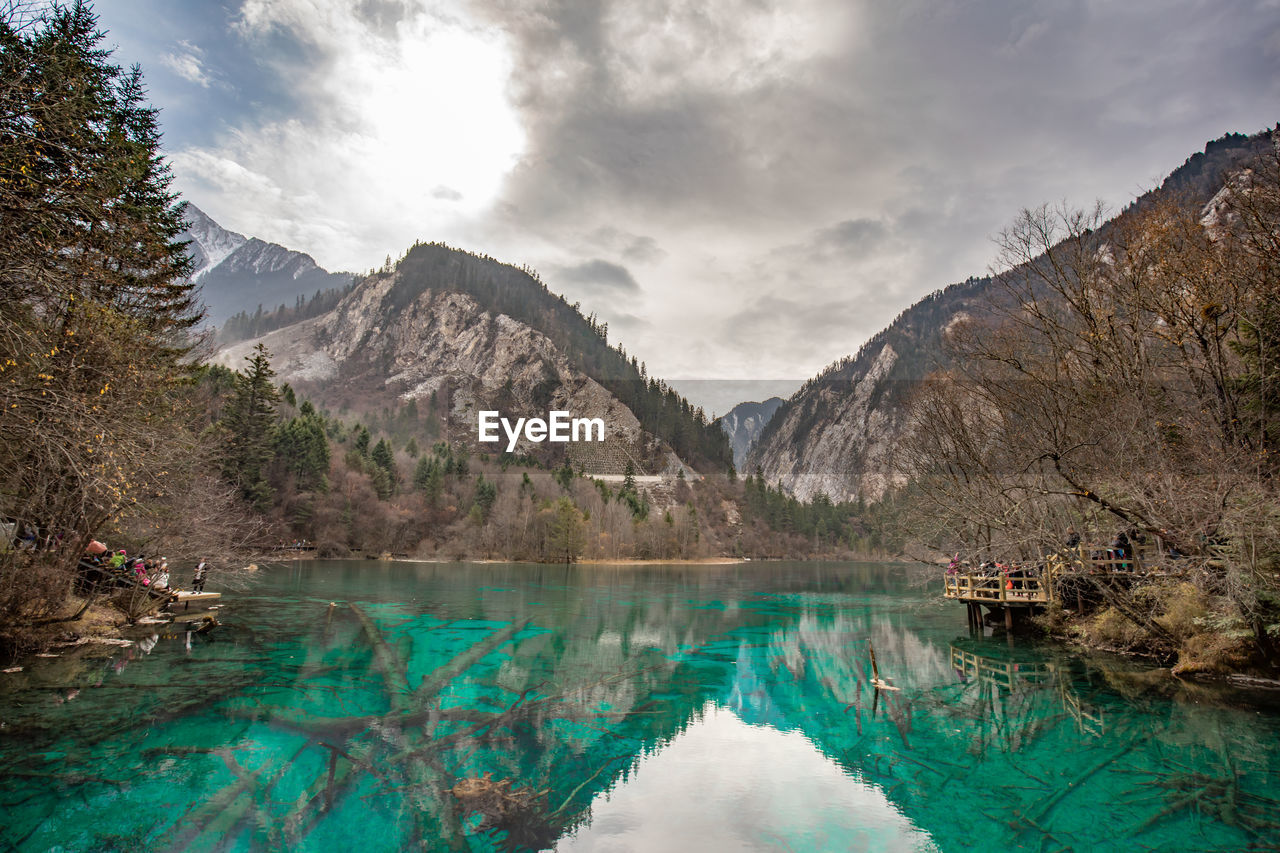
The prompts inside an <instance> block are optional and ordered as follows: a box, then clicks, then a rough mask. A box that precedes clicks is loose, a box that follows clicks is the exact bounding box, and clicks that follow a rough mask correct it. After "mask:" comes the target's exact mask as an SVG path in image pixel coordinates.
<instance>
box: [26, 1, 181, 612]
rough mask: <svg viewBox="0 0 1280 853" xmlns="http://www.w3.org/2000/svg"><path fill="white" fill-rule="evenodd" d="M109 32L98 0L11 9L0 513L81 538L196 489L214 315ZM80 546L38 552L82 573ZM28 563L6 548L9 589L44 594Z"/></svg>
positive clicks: (59, 567) (137, 94)
mask: <svg viewBox="0 0 1280 853" xmlns="http://www.w3.org/2000/svg"><path fill="white" fill-rule="evenodd" d="M33 10H42V11H38V13H37V14H33ZM102 40H103V34H102V33H101V32H100V31H99V29H98V26H97V20H96V18H95V16H94V15H93V13H92V12H91V11H90V10H89V7H88V6H87V5H85V4H82V3H74V4H68V5H60V4H45V3H41V4H30V3H5V4H0V81H2V82H0V364H3V365H4V366H5V372H4V377H5V381H4V383H3V385H2V386H0V435H2V436H3V440H0V515H4V516H7V517H14V518H26V519H40V522H41V523H42V524H44V525H46V526H48V527H49V529H51V530H57V531H59V532H66V533H67V534H68V535H72V536H74V537H77V538H79V539H82V540H84V541H87V537H89V536H91V535H93V534H94V533H95V532H96V531H97V529H98V527H99V526H101V525H102V524H104V523H105V522H106V521H107V520H108V519H121V518H123V517H124V516H125V515H129V514H132V513H134V512H135V511H137V510H138V508H140V507H143V506H145V505H146V504H148V503H149V502H151V501H152V500H155V499H157V498H156V496H158V495H164V494H167V493H168V494H171V493H172V490H174V489H177V488H180V487H182V485H181V484H179V483H177V482H176V480H175V478H177V477H178V476H179V474H178V473H176V467H175V464H176V463H182V464H183V467H184V469H185V468H186V467H187V463H189V462H190V461H191V460H192V458H193V453H192V452H191V449H190V448H191V447H192V446H193V445H194V441H191V437H190V432H189V430H188V429H187V426H188V424H189V423H190V419H188V418H187V417H186V413H185V412H184V411H182V410H181V408H180V403H179V397H178V395H177V394H176V393H174V392H175V391H176V390H178V389H180V388H181V387H182V386H183V383H184V382H186V381H187V380H188V379H189V378H190V375H191V372H192V365H191V363H190V361H189V360H185V359H183V358H181V356H182V355H183V354H185V353H186V352H187V351H188V335H187V332H188V330H190V329H191V328H192V327H193V326H195V325H196V324H197V323H198V322H199V321H200V318H201V314H200V311H199V309H198V307H197V304H196V299H195V294H194V286H193V285H192V283H191V282H190V281H189V280H188V279H187V274H188V273H189V272H190V270H191V261H190V259H189V257H188V256H187V253H186V245H185V243H183V242H182V241H181V240H180V239H179V235H180V234H181V232H182V230H183V228H184V223H183V218H182V206H181V204H179V203H178V199H177V196H176V194H174V193H173V192H171V191H170V182H171V180H172V175H171V173H170V171H169V167H168V166H167V165H166V164H165V161H164V160H163V159H162V156H161V150H160V133H159V129H158V124H157V120H156V111H155V109H154V108H152V107H150V106H149V105H147V103H146V100H145V91H144V86H143V81H142V76H141V73H140V72H139V71H138V70H137V69H136V68H135V69H132V70H129V71H124V70H122V69H121V68H120V67H119V66H117V65H114V64H112V63H111V52H110V50H108V49H105V48H104V47H103V46H102ZM183 476H185V474H184V475H183ZM73 531H74V533H73ZM80 544H82V543H81V542H78V541H76V540H75V539H72V540H69V541H67V542H65V543H64V546H63V547H62V548H61V549H59V550H58V552H57V553H56V554H55V553H48V554H42V555H40V556H39V557H35V556H31V557H30V559H32V560H35V559H38V560H39V561H41V562H42V563H44V564H45V565H46V566H48V567H50V569H52V570H53V571H54V572H59V571H66V572H70V571H72V570H73V569H74V566H75V562H76V559H77V557H78V556H79V545H80ZM27 559H28V557H20V556H19V555H15V554H14V553H13V552H12V551H10V550H8V549H6V550H5V551H3V552H0V587H2V588H4V589H20V588H24V587H28V586H30V587H32V588H31V590H30V592H31V594H32V595H33V596H35V595H40V594H42V593H41V592H40V591H39V590H37V589H35V588H34V587H35V586H36V585H31V584H29V579H28V578H27V577H25V576H22V575H21V572H22V568H21V566H20V562H21V561H23V560H27ZM40 576H41V577H42V578H44V579H45V581H47V582H44V583H41V584H40V585H38V586H40V587H41V589H45V590H62V589H65V585H60V584H59V582H58V581H57V580H56V578H57V575H56V574H53V573H51V574H48V575H45V574H41V575H40ZM25 595H26V592H20V593H18V594H16V595H14V596H11V597H9V598H7V599H6V604H5V607H6V608H7V607H8V606H9V605H13V606H14V607H16V608H17V610H14V611H13V612H12V613H10V612H9V611H8V610H7V609H5V610H2V611H0V634H3V633H5V631H6V630H7V628H8V626H9V625H10V624H13V623H11V622H10V616H13V617H14V618H17V615H18V613H19V611H22V610H23V609H24V608H25V605H24V603H23V602H24V601H25ZM25 609H26V610H27V611H28V612H39V607H31V608H25Z"/></svg>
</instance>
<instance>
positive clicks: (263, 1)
mask: <svg viewBox="0 0 1280 853" xmlns="http://www.w3.org/2000/svg"><path fill="white" fill-rule="evenodd" d="M94 8H95V10H96V12H97V13H98V14H99V16H100V18H101V25H102V27H103V28H104V29H105V30H107V32H108V34H107V39H106V42H107V44H108V45H110V46H113V47H114V48H115V50H116V53H115V59H116V61H118V62H120V63H123V64H132V63H135V62H136V63H138V64H140V65H141V66H142V68H143V71H144V73H145V76H146V80H147V82H148V85H149V92H150V96H151V100H152V102H153V103H154V104H155V105H157V106H158V107H159V108H160V109H161V124H162V127H163V129H164V132H165V148H166V152H167V154H168V156H169V157H170V159H171V162H172V165H173V168H174V172H175V175H176V182H175V183H176V187H177V189H179V190H180V191H181V192H182V193H183V195H184V196H185V198H187V199H188V200H190V201H192V202H194V203H195V204H196V205H198V206H199V207H200V208H201V209H203V210H204V211H205V212H206V213H208V214H209V215H210V216H212V217H213V218H214V219H215V220H217V221H218V222H219V223H220V224H222V225H223V226H224V227H226V228H229V229H231V230H233V231H238V232H241V233H243V234H247V235H250V236H255V237H260V238H262V239H265V240H269V241H273V242H277V243H281V244H283V245H285V246H287V247H289V248H291V249H297V250H300V251H305V252H307V253H309V254H311V255H312V256H313V257H314V258H315V259H316V260H317V262H318V263H320V265H321V266H323V267H325V268H327V269H330V270H351V271H363V270H368V269H370V268H372V267H378V266H381V265H382V263H383V261H384V260H385V258H386V257H387V256H390V257H392V258H393V259H394V258H397V257H399V256H400V255H402V254H403V253H404V251H405V250H406V249H407V248H408V247H409V246H410V245H411V244H412V243H413V242H414V241H415V240H423V241H433V240H441V241H444V242H447V243H449V244H451V245H454V246H458V247H461V248H466V249H469V250H472V251H476V252H480V253H484V254H488V255H491V256H493V257H496V258H498V259H500V260H504V261H507V262H509V263H513V264H515V265H518V266H520V265H528V266H532V267H534V268H535V269H537V270H538V271H539V273H540V275H541V276H542V278H543V280H544V281H545V282H546V283H547V284H548V286H549V287H550V288H551V289H552V290H554V291H556V292H561V293H564V294H565V295H566V296H567V297H568V298H569V299H570V301H579V302H581V304H582V310H583V312H584V313H591V312H594V313H595V314H597V315H598V316H599V317H600V318H601V319H602V320H605V321H606V322H608V323H609V333H610V339H611V341H621V342H622V343H623V345H624V346H625V347H626V348H627V350H628V352H630V353H634V354H637V355H639V357H640V358H641V359H642V360H644V361H645V362H646V364H647V366H648V368H649V372H650V373H651V374H654V375H657V376H662V377H664V378H667V379H669V380H672V381H673V384H675V385H676V387H677V388H680V389H681V390H682V391H683V392H684V393H686V394H687V395H689V396H690V397H691V398H693V399H694V401H695V402H699V403H701V404H703V405H705V406H706V407H707V408H708V409H709V410H713V411H717V412H723V411H725V410H726V409H727V407H728V405H729V404H731V402H732V401H733V399H734V398H735V397H736V399H738V400H741V399H762V398H763V397H765V396H768V395H770V394H774V393H781V394H783V395H785V394H786V393H789V392H790V391H791V390H794V388H795V387H797V386H798V385H799V383H800V382H801V381H803V380H804V379H806V378H808V377H809V376H812V375H813V374H814V373H816V372H817V371H818V370H820V369H821V368H822V367H824V366H825V365H827V364H829V363H830V362H832V361H835V360H837V359H839V358H840V357H842V356H845V355H848V354H851V353H853V352H855V351H856V350H857V349H858V347H859V345H860V344H861V343H862V342H863V341H865V340H866V339H867V338H868V337H870V336H871V335H873V334H875V333H876V332H877V331H879V330H880V329H882V328H884V327H885V326H886V325H888V323H889V322H891V321H892V320H893V318H894V317H895V316H896V315H897V314H898V313H900V312H901V311H902V310H903V309H905V308H907V307H908V306H909V305H910V304H911V303H913V302H915V301H916V300H917V299H919V298H920V297H922V296H924V295H926V294H928V293H930V292H932V291H934V290H936V289H939V288H942V287H945V286H946V285H948V284H952V283H955V282H958V281H963V280H964V279H966V278H967V277H969V276H972V275H982V274H985V273H986V272H987V271H988V270H989V267H990V264H991V263H992V261H993V259H994V257H995V248H994V245H993V242H992V238H993V237H994V236H995V235H996V234H997V233H999V231H1000V229H1001V228H1003V227H1004V226H1006V225H1007V224H1009V223H1010V222H1011V221H1012V220H1013V218H1014V217H1015V216H1016V214H1017V213H1018V211H1019V210H1020V209H1022V208H1025V207H1034V206H1036V205H1039V204H1042V203H1046V202H1059V201H1066V202H1067V203H1069V204H1074V205H1080V206H1084V205H1088V204H1091V203H1092V202H1093V201H1095V200H1102V201H1103V202H1104V203H1106V204H1107V205H1108V206H1110V207H1111V208H1113V209H1117V210H1118V209H1119V208H1120V207H1123V205H1124V204H1126V203H1127V202H1128V201H1130V200H1131V199H1132V198H1134V197H1135V196H1137V195H1138V194H1140V193H1141V192H1143V191H1145V190H1147V189H1150V188H1152V187H1153V186H1155V185H1157V184H1158V183H1159V181H1160V180H1161V179H1162V178H1163V177H1164V176H1165V175H1166V174H1168V173H1169V172H1170V171H1172V170H1173V169H1174V168H1176V167H1177V166H1178V165H1180V164H1181V163H1182V162H1183V161H1184V160H1185V159H1186V158H1187V157H1189V156H1190V155H1191V154H1193V153H1195V152H1196V151H1199V150H1202V149H1203V147H1204V144H1205V143H1206V142H1207V141H1209V140H1211V139H1214V138H1217V137H1220V136H1222V135H1223V134H1224V133H1228V132H1246V133H1251V132H1256V131H1259V130H1262V129H1265V128H1268V127H1272V126H1274V125H1275V124H1276V123H1277V121H1280V0H894V2H887V1H886V0H878V1H877V0H794V2H789V3H775V2H770V0H702V2H698V3H691V2H687V0H685V2H675V0H596V2H587V0H440V2H433V0H200V2H187V0H183V2H174V0H98V2H96V3H95V5H94ZM699 380H701V381H699ZM707 380H737V383H736V384H724V383H712V382H708V381H707ZM727 388H732V389H733V390H732V391H728V390H725V389H727Z"/></svg>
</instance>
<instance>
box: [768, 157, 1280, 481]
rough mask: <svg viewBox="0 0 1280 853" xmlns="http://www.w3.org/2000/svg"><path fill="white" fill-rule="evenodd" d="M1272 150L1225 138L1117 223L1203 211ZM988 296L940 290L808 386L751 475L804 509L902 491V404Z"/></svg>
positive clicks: (782, 411)
mask: <svg viewBox="0 0 1280 853" xmlns="http://www.w3.org/2000/svg"><path fill="white" fill-rule="evenodd" d="M1270 144H1271V143H1270V136H1269V134H1268V133H1260V134H1255V135H1253V136H1246V135H1244V134H1228V135H1226V136H1224V137H1222V138H1220V139H1217V140H1214V141H1212V142H1210V143H1208V144H1207V145H1206V146H1205V150H1204V151H1203V152H1199V153H1196V154H1194V155H1192V156H1191V157H1189V158H1188V159H1187V160H1186V162H1184V163H1183V165H1182V166H1180V167H1179V168H1177V169H1175V170H1174V171H1173V172H1172V173H1170V175H1169V176H1168V177H1167V178H1166V179H1165V180H1164V182H1163V183H1162V184H1161V186H1160V187H1159V188H1157V189H1155V190H1152V191H1150V192H1148V193H1145V194H1143V195H1142V196H1141V197H1139V198H1138V199H1136V200H1135V201H1134V202H1133V203H1132V204H1131V205H1129V206H1128V207H1126V208H1125V211H1122V212H1121V213H1120V214H1119V216H1124V215H1125V213H1127V212H1128V211H1130V210H1133V209H1136V208H1139V207H1141V206H1143V205H1146V204H1150V203H1152V202H1153V201H1154V200H1155V199H1156V198H1158V197H1164V198H1174V199H1177V200H1178V201H1179V203H1181V204H1189V205H1195V206H1197V207H1202V206H1203V205H1205V204H1207V203H1208V202H1209V201H1210V199H1211V198H1212V196H1213V195H1214V193H1215V191H1216V190H1217V188H1218V186H1220V183H1221V178H1222V176H1223V175H1224V174H1225V173H1228V172H1229V171H1231V170H1232V169H1234V168H1235V167H1236V166H1237V165H1238V164H1239V163H1240V162H1242V161H1243V160H1244V159H1246V158H1247V157H1249V156H1253V155H1256V154H1258V153H1260V152H1262V151H1264V150H1266V148H1267V146H1269V145H1270ZM1113 221H1114V220H1113ZM992 287H993V280H992V279H991V278H990V277H981V278H970V279H968V280H966V281H964V282H961V283H959V284H953V285H951V286H949V287H947V288H945V289H942V290H937V291H934V292H933V293H931V294H929V295H928V296H926V297H924V298H923V299H921V300H920V301H919V302H917V303H915V304H914V305H912V306H911V307H910V308H908V309H906V310H905V311H903V312H902V313H901V314H899V315H898V317H897V318H896V319H895V320H894V321H893V322H892V323H891V324H890V325H889V326H888V327H887V328H885V329H884V330H883V331H881V332H879V333H877V334H876V335H875V336H873V337H872V338H871V339H870V340H868V341H867V342H866V343H864V344H863V345H862V347H861V348H860V349H859V350H858V352H857V353H856V354H855V355H853V356H849V357H846V358H843V359H841V360H840V361H837V362H836V363H834V364H832V365H831V366H830V367H828V368H827V369H826V370H824V371H822V373H820V374H819V375H818V376H816V377H814V378H813V379H810V380H809V381H808V382H806V383H805V385H804V386H803V387H802V388H801V389H800V390H799V391H797V392H796V393H795V394H793V395H792V396H791V397H790V398H789V399H788V400H787V401H786V402H785V403H784V404H783V405H782V406H781V407H780V408H779V409H778V411H777V413H776V414H775V415H774V417H773V419H772V420H771V421H770V422H769V424H768V425H767V426H766V427H765V429H764V431H763V433H762V434H761V436H760V438H759V440H758V441H757V442H756V444H755V446H754V448H753V449H752V450H751V452H750V453H749V454H748V457H747V460H746V470H747V471H749V472H752V471H755V470H756V468H757V467H759V468H760V469H761V471H762V472H763V475H764V477H765V479H766V481H767V482H769V483H770V484H781V486H782V487H783V488H784V489H785V490H786V491H788V492H790V493H791V494H792V495H794V496H795V497H797V498H800V499H801V500H808V499H811V498H813V497H815V496H816V495H818V494H819V493H822V494H825V495H827V496H828V497H830V498H832V499H833V500H837V501H839V500H857V499H858V498H860V497H861V498H865V499H868V500H874V499H877V498H879V497H881V496H882V495H883V494H884V493H885V492H886V490H887V489H888V488H889V487H890V486H893V485H895V484H901V483H902V478H901V476H900V475H899V474H898V473H897V472H896V471H895V470H894V466H893V463H892V449H893V447H894V446H895V444H896V443H897V441H898V439H899V438H900V437H901V435H902V434H903V431H904V429H905V427H906V418H905V415H906V407H905V404H906V402H907V400H908V397H909V395H910V393H911V390H912V389H913V388H915V387H916V386H917V385H918V383H919V382H920V381H921V380H923V379H924V378H925V377H926V376H927V375H928V374H929V373H930V372H932V371H933V370H935V369H937V368H939V367H942V366H945V365H946V364H947V354H946V352H945V348H944V346H943V338H944V333H945V330H946V329H947V328H948V327H949V326H950V325H951V324H952V323H954V322H955V321H956V320H957V319H958V318H962V317H963V316H965V315H967V314H971V313H979V312H982V311H983V310H984V307H985V306H986V305H987V304H988V301H989V300H990V298H991V297H992V294H993V289H992Z"/></svg>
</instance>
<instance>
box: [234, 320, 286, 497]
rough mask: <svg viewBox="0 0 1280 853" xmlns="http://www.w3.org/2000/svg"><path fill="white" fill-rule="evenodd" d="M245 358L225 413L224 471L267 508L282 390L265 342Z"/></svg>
mask: <svg viewBox="0 0 1280 853" xmlns="http://www.w3.org/2000/svg"><path fill="white" fill-rule="evenodd" d="M245 361H247V362H248V363H249V364H248V366H247V367H246V368H245V370H244V371H242V372H240V373H239V374H237V376H236V391H235V396H234V397H232V398H231V401H230V402H229V403H227V406H226V408H225V409H224V410H223V413H222V424H223V426H224V428H225V430H226V435H227V441H226V445H225V449H224V455H223V464H222V472H223V475H224V476H225V477H226V478H227V479H228V480H229V481H230V482H231V483H232V484H234V485H235V486H237V487H238V488H239V489H240V493H241V495H242V496H243V497H244V498H245V499H246V500H248V501H249V502H250V503H251V504H253V506H254V508H255V509H257V510H259V511H261V512H265V511H266V509H267V508H268V507H269V506H270V502H271V489H270V486H269V485H268V484H267V480H266V468H267V465H268V464H269V463H270V462H271V458H272V448H273V444H274V435H273V428H274V426H275V420H276V403H277V401H278V400H279V394H278V393H277V391H276V388H275V386H274V385H272V384H271V379H272V377H274V376H275V371H274V370H272V369H271V354H270V353H269V352H267V348H266V346H265V345H264V344H258V345H257V346H255V347H254V348H253V353H252V354H250V355H247V356H245Z"/></svg>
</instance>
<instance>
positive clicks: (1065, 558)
mask: <svg viewBox="0 0 1280 853" xmlns="http://www.w3.org/2000/svg"><path fill="white" fill-rule="evenodd" d="M1045 566H1047V567H1048V569H1049V572H1050V573H1051V574H1054V575H1060V574H1067V573H1070V572H1087V573H1092V574H1102V573H1105V574H1112V575H1143V574H1147V571H1148V567H1147V565H1146V563H1145V561H1144V560H1143V558H1142V552H1141V551H1134V552H1131V553H1129V554H1128V555H1126V556H1121V554H1120V552H1119V551H1117V550H1116V549H1114V548H1100V547H1097V546H1088V545H1080V546H1078V547H1076V548H1069V549H1063V550H1062V551H1059V552H1057V553H1055V554H1050V555H1048V556H1047V557H1045Z"/></svg>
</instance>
